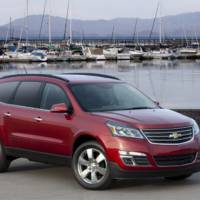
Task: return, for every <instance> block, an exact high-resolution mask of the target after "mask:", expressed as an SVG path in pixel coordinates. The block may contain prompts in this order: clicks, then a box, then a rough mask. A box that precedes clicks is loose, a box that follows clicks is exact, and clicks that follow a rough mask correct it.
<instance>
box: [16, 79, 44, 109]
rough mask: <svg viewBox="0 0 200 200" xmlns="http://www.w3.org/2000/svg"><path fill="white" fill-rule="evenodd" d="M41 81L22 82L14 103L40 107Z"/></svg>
mask: <svg viewBox="0 0 200 200" xmlns="http://www.w3.org/2000/svg"><path fill="white" fill-rule="evenodd" d="M41 86H42V83H41V82H33V81H30V82H22V83H21V84H20V86H19V88H18V89H17V92H16V95H15V98H14V102H13V103H14V104H15V105H20V106H26V107H33V108H38V107H39V106H40V96H41Z"/></svg>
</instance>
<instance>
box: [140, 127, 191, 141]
mask: <svg viewBox="0 0 200 200" xmlns="http://www.w3.org/2000/svg"><path fill="white" fill-rule="evenodd" d="M142 131H143V134H144V135H145V137H146V138H147V139H148V140H149V142H150V143H154V144H181V143H185V142H189V141H190V140H192V139H193V128H192V127H191V126H190V127H183V128H172V129H144V130H142Z"/></svg>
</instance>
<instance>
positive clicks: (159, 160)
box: [154, 153, 196, 167]
mask: <svg viewBox="0 0 200 200" xmlns="http://www.w3.org/2000/svg"><path fill="white" fill-rule="evenodd" d="M195 158H196V153H192V154H185V155H176V156H155V157H154V159H155V161H156V164H157V166H161V167H164V166H181V165H187V164H191V163H193V162H194V160H195Z"/></svg>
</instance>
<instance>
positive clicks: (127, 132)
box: [106, 121, 144, 139]
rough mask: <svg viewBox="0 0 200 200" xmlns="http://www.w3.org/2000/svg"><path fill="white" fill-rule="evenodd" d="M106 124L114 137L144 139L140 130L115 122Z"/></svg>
mask: <svg viewBox="0 0 200 200" xmlns="http://www.w3.org/2000/svg"><path fill="white" fill-rule="evenodd" d="M106 124H107V126H108V127H109V129H110V131H111V133H112V134H113V135H114V136H119V137H129V138H139V139H143V138H144V137H143V136H142V134H141V132H140V131H139V130H138V129H134V128H131V127H128V126H126V125H123V124H121V123H118V122H113V121H109V122H107V123H106Z"/></svg>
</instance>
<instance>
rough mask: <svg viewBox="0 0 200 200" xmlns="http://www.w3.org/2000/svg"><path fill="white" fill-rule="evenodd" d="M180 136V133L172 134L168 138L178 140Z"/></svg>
mask: <svg viewBox="0 0 200 200" xmlns="http://www.w3.org/2000/svg"><path fill="white" fill-rule="evenodd" d="M181 136H182V134H181V133H176V132H175V133H172V134H170V135H169V138H172V139H175V140H176V139H178V138H180V137H181Z"/></svg>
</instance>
